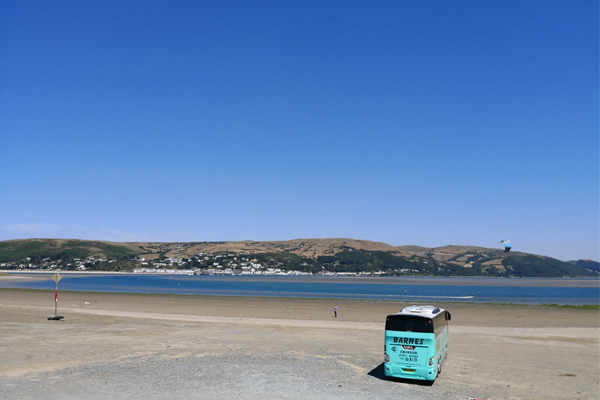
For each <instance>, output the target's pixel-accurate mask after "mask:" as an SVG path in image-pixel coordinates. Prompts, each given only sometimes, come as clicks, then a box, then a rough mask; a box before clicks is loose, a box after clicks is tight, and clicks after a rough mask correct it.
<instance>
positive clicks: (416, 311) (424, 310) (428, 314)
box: [392, 306, 446, 318]
mask: <svg viewBox="0 0 600 400" xmlns="http://www.w3.org/2000/svg"><path fill="white" fill-rule="evenodd" d="M444 311H446V310H444V309H443V308H438V307H435V306H408V307H404V308H403V309H402V311H400V312H399V313H396V314H392V315H410V316H413V317H423V318H435V317H437V316H438V315H440V314H442V313H443V312H444Z"/></svg>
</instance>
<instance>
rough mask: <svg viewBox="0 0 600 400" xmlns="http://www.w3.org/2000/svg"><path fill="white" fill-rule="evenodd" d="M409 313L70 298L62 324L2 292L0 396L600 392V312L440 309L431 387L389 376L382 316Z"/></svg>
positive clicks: (42, 303)
mask: <svg viewBox="0 0 600 400" xmlns="http://www.w3.org/2000/svg"><path fill="white" fill-rule="evenodd" d="M86 302H87V303H89V304H86ZM334 305H337V306H338V318H334V317H333V307H334ZM405 305H409V304H408V303H393V302H376V301H333V300H331V301H329V300H296V299H272V298H265V299H263V298H236V297H210V296H175V295H145V294H144V295H141V294H104V293H80V292H79V293H74V292H62V293H59V303H58V310H59V315H64V316H65V317H66V318H65V321H61V322H58V321H47V319H46V317H47V316H50V315H53V314H54V293H53V292H48V291H25V290H0V335H1V337H2V341H0V354H1V355H2V357H1V361H0V398H2V396H4V397H6V398H23V399H24V398H35V397H38V398H84V397H85V398H106V393H107V391H108V392H109V393H111V394H112V395H111V396H109V397H112V398H145V399H147V398H164V397H167V392H168V393H169V394H168V397H172V398H190V397H195V398H215V397H216V398H223V397H229V396H233V395H238V396H242V397H246V398H261V399H264V398H281V397H288V398H382V397H385V398H387V397H390V396H393V397H395V398H406V399H419V398H423V399H430V398H440V399H454V398H456V399H463V400H464V399H465V398H466V397H487V398H491V399H494V400H498V399H566V398H575V399H589V398H598V397H599V396H600V385H599V376H600V316H599V313H598V312H597V311H583V310H575V311H573V310H565V309H555V308H543V307H513V306H489V305H476V304H473V305H464V304H460V305H458V304H447V305H444V304H436V305H438V306H442V307H444V308H447V309H448V310H449V311H450V312H451V314H452V321H451V327H450V351H449V357H448V359H447V360H446V362H445V364H444V370H443V373H442V375H440V377H439V378H438V379H437V380H436V382H435V384H434V385H433V386H431V387H428V386H423V385H419V384H415V383H412V382H405V381H398V380H390V379H385V377H384V376H383V370H382V367H381V363H382V360H383V321H384V320H385V316H386V315H388V314H391V313H394V312H397V311H399V310H400V309H401V308H402V307H403V306H405ZM240 368H241V369H240ZM176 371H179V372H177V373H175V372H176ZM73 376H77V379H72V377H73ZM132 381H135V382H142V381H144V382H147V383H146V384H144V385H139V386H136V385H128V384H127V382H132ZM232 382H237V383H236V384H235V385H233V386H232ZM54 383H59V384H60V386H56V388H58V387H60V388H61V391H56V392H54V388H55V386H54ZM49 385H50V386H49ZM292 393H296V394H295V395H292ZM296 395H297V396H296ZM294 396H296V397H294Z"/></svg>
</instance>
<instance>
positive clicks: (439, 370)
mask: <svg viewBox="0 0 600 400" xmlns="http://www.w3.org/2000/svg"><path fill="white" fill-rule="evenodd" d="M441 373H442V363H441V362H440V361H438V365H437V374H438V375H439V374H441Z"/></svg>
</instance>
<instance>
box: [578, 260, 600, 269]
mask: <svg viewBox="0 0 600 400" xmlns="http://www.w3.org/2000/svg"><path fill="white" fill-rule="evenodd" d="M571 262H572V263H573V264H575V265H578V266H580V267H583V268H587V269H590V270H592V271H596V272H600V263H599V262H598V261H592V260H577V261H571Z"/></svg>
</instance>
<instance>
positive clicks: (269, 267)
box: [0, 252, 419, 276]
mask: <svg viewBox="0 0 600 400" xmlns="http://www.w3.org/2000/svg"><path fill="white" fill-rule="evenodd" d="M32 261H34V260H33V259H32V258H31V257H27V258H25V259H24V260H23V261H22V262H19V263H15V262H4V263H1V264H0V268H3V269H11V270H19V271H65V270H66V271H82V272H83V271H101V270H106V268H105V267H107V266H115V267H116V266H117V264H123V261H122V260H111V259H108V258H95V257H87V258H85V259H80V258H73V259H71V260H68V261H63V260H61V259H58V260H51V259H50V258H44V259H42V260H41V262H39V263H34V262H32ZM115 263H117V264H115ZM126 264H127V265H128V266H129V267H130V268H127V269H125V268H124V269H123V271H122V272H130V273H134V274H182V275H288V276H289V275H320V276H385V275H389V274H394V275H396V274H398V273H401V274H410V273H414V274H417V273H418V272H419V270H417V269H408V268H398V269H395V270H390V269H388V270H383V271H359V272H334V271H328V270H325V268H324V267H321V271H317V272H312V271H306V269H307V268H310V267H312V265H310V264H309V263H307V262H304V263H302V264H301V266H302V267H304V270H295V269H289V267H287V266H286V265H285V264H284V263H282V262H280V261H278V260H276V259H269V260H266V261H260V260H258V259H257V258H254V256H253V255H250V254H248V253H245V252H242V253H227V254H205V253H199V254H198V255H196V256H192V257H189V258H176V257H164V258H161V259H155V260H147V259H145V258H143V257H140V258H138V257H136V258H134V259H132V260H128V261H127V262H126ZM132 264H134V265H135V268H133V269H132V268H131V266H132ZM99 267H104V268H99ZM112 270H113V271H114V270H118V268H114V269H112Z"/></svg>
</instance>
